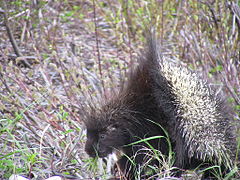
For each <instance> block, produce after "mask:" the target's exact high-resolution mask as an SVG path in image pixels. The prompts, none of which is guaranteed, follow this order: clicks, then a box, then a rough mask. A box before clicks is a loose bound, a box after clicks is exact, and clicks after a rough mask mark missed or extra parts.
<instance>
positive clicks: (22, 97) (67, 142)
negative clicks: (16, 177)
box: [0, 0, 240, 179]
mask: <svg viewBox="0 0 240 180" xmlns="http://www.w3.org/2000/svg"><path fill="white" fill-rule="evenodd" d="M3 2H4V1H2V2H0V7H3V8H2V9H1V8H0V13H1V14H0V23H1V25H2V26H0V147H1V148H0V149H1V151H0V178H1V179H4V178H7V177H8V176H9V175H11V174H13V173H17V174H21V173H22V174H24V175H26V176H34V177H35V178H38V179H43V178H47V177H49V176H51V175H52V174H53V172H56V173H62V174H66V175H77V176H78V177H79V178H80V179H86V178H93V177H100V178H101V177H104V176H102V174H101V173H102V172H100V173H99V171H98V170H97V171H96V172H95V173H93V171H92V170H89V169H88V167H89V166H88V165H87V164H88V163H87V162H89V163H91V161H89V159H88V157H87V156H86V154H85V152H84V142H85V133H84V127H83V124H82V119H83V117H84V113H83V109H84V107H86V106H87V104H88V102H89V101H92V100H91V99H93V100H94V102H97V99H99V98H100V97H101V96H103V95H105V96H107V97H108V96H109V94H110V92H111V91H113V90H114V87H117V86H118V85H119V84H120V83H121V81H123V80H124V77H125V75H126V73H127V69H129V67H131V66H132V64H134V63H135V62H136V58H135V57H136V56H137V53H138V51H139V50H141V48H143V47H142V46H143V42H144V40H143V39H144V35H143V33H144V31H145V29H146V27H150V26H154V27H155V28H156V32H157V35H158V37H159V40H160V43H161V44H162V46H163V49H164V54H165V56H167V57H169V58H179V59H181V61H183V62H184V63H186V64H187V65H188V66H189V67H190V68H192V69H193V70H195V71H199V72H201V74H202V76H203V77H205V78H207V79H209V81H210V82H211V83H212V85H213V86H214V87H215V88H217V89H219V90H223V91H224V92H225V94H226V96H227V97H228V101H229V102H230V104H231V106H232V107H233V109H234V110H235V115H234V117H235V119H236V122H239V120H240V118H239V110H240V98H239V97H240V89H239V87H240V73H239V72H240V63H239V62H240V61H239V60H240V8H239V6H240V5H239V4H235V3H234V2H231V1H228V3H225V2H223V1H219V0H217V1H211V0H208V1H196V0H190V1H171V0H164V1H153V0H149V1H143V0H139V1H132V0H128V1H123V0H119V1H115V0H114V1H108V0H95V1H94V0H93V1H88V0H87V1H82V0H66V1H50V0H49V1H43V0H40V1H38V2H39V3H38V4H34V2H32V1H21V0H15V1H7V0H5V3H3ZM3 12H5V14H6V15H7V16H8V17H7V18H8V24H9V26H10V28H11V31H12V33H13V37H14V39H15V40H16V43H17V45H18V47H19V51H20V52H21V55H22V56H24V58H23V59H24V61H27V62H28V64H29V65H30V68H29V67H26V64H24V63H23V62H24V61H22V59H21V58H20V57H17V55H16V53H15V52H14V50H13V48H12V45H11V43H10V41H9V36H8V34H7V32H6V28H5V26H4V18H3V17H4V16H3ZM26 56H27V57H26ZM93 167H94V165H93Z"/></svg>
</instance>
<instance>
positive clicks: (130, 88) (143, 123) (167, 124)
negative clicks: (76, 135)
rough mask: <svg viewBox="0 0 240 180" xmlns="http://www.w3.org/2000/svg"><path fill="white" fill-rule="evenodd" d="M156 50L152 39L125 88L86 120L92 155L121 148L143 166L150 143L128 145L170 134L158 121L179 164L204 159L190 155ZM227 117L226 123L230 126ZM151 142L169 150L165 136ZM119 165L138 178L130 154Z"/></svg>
mask: <svg viewBox="0 0 240 180" xmlns="http://www.w3.org/2000/svg"><path fill="white" fill-rule="evenodd" d="M156 51H157V50H156V45H155V44H154V41H151V42H150V45H149V48H148V51H147V52H146V54H145V55H144V56H143V57H142V59H140V61H139V65H138V67H137V68H136V69H135V70H133V72H132V73H131V75H130V77H129V79H128V82H127V84H125V85H124V87H123V90H122V91H120V92H119V94H118V95H117V96H115V97H114V98H113V99H111V100H110V101H109V102H108V103H106V104H105V105H104V106H103V107H101V109H96V110H94V111H93V112H92V113H91V115H90V116H89V117H88V119H87V120H86V122H85V124H86V127H87V142H86V147H85V150H86V152H87V153H88V154H89V155H90V156H92V157H95V156H99V157H101V158H102V157H106V156H107V155H109V154H111V153H112V152H114V151H121V152H123V153H124V154H126V155H127V156H128V157H134V161H135V163H136V164H137V166H140V165H142V163H143V162H144V159H145V157H146V154H145V153H143V151H142V150H141V149H143V147H145V146H146V144H145V143H140V144H139V143H138V144H135V145H131V146H128V144H130V143H133V142H135V141H137V140H140V139H144V138H148V137H152V136H166V134H165V133H164V132H163V130H162V128H161V127H160V126H158V125H156V124H155V123H153V122H156V123H158V124H160V125H161V126H162V127H163V128H164V129H165V130H166V131H167V132H168V134H169V136H170V140H171V143H172V147H173V151H174V152H175V164H174V165H175V166H176V167H178V168H181V169H189V168H195V167H197V166H198V165H199V164H201V163H203V161H202V160H201V159H197V158H195V157H191V158H189V156H188V153H187V147H186V144H185V142H184V139H183V138H182V134H181V130H179V129H178V123H177V122H178V121H177V120H176V119H177V117H176V109H177V107H176V105H175V104H174V103H173V102H174V98H175V97H174V95H173V94H172V93H171V87H169V86H168V85H167V82H166V79H165V78H164V77H162V76H160V75H159V72H158V69H157V66H158V60H159V59H161V58H159V57H157V56H158V54H156ZM219 108H220V112H221V110H223V109H221V106H220V107H219ZM227 119H228V118H226V119H225V120H224V122H225V123H226V124H227V125H228V124H229V122H227V121H228V120H227ZM227 133H229V134H228V136H229V141H231V143H229V144H230V145H229V146H232V149H234V148H235V146H234V145H235V143H234V139H231V138H232V135H231V133H230V132H227ZM150 144H151V145H152V146H153V147H154V148H156V149H158V150H160V151H161V152H162V153H163V154H167V153H168V151H169V146H168V145H167V142H166V140H164V139H156V140H152V141H150ZM204 163H209V162H204ZM117 164H118V165H119V167H120V169H121V171H122V173H123V174H124V175H125V177H126V178H127V179H134V171H135V169H136V166H135V167H134V166H132V164H131V163H130V161H129V160H128V158H127V157H126V156H122V157H121V158H120V159H119V161H118V162H117Z"/></svg>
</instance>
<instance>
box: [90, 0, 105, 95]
mask: <svg viewBox="0 0 240 180" xmlns="http://www.w3.org/2000/svg"><path fill="white" fill-rule="evenodd" d="M93 16H94V19H93V21H94V25H95V38H96V46H97V58H98V68H99V73H100V77H101V83H102V86H103V92H104V95H105V86H104V81H103V74H102V66H101V56H100V50H99V44H98V42H99V40H98V29H97V20H96V3H95V0H93Z"/></svg>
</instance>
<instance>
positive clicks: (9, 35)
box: [2, 2, 31, 68]
mask: <svg viewBox="0 0 240 180" xmlns="http://www.w3.org/2000/svg"><path fill="white" fill-rule="evenodd" d="M2 13H3V17H4V25H5V27H6V31H7V34H8V37H9V40H10V42H11V44H12V47H13V50H14V52H15V54H16V55H17V56H18V57H21V56H23V55H22V53H21V52H20V51H19V48H18V45H17V43H16V40H15V39H14V36H13V34H12V31H11V28H10V26H9V23H8V17H7V13H6V3H5V2H4V11H2ZM22 63H23V64H24V66H26V67H28V68H30V67H31V66H30V64H29V63H28V62H27V61H26V60H25V59H23V60H22Z"/></svg>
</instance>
